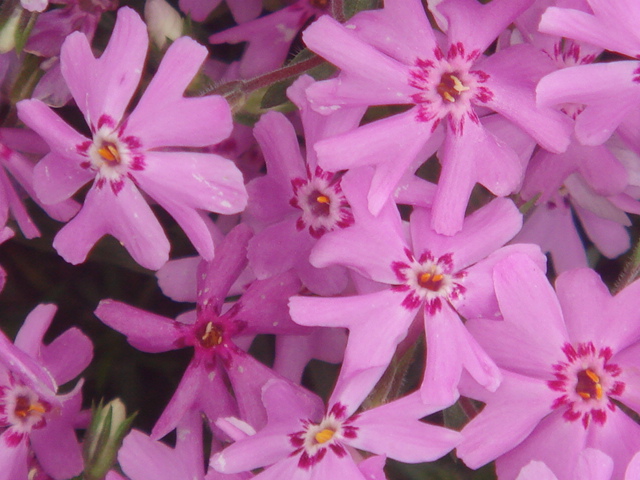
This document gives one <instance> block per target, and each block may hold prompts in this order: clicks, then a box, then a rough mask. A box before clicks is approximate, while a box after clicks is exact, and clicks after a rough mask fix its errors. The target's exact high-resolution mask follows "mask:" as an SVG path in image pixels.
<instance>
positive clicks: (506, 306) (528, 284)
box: [494, 254, 568, 339]
mask: <svg viewBox="0 0 640 480" xmlns="http://www.w3.org/2000/svg"><path fill="white" fill-rule="evenodd" d="M494 282H495V288H496V295H497V297H498V303H499V304H500V311H501V312H502V316H503V317H504V319H505V321H507V322H513V323H514V324H516V325H518V326H519V328H521V329H524V330H525V331H528V332H529V334H530V335H532V336H536V337H539V338H540V339H542V338H545V339H546V338H549V336H551V335H552V336H553V338H556V339H560V338H568V336H567V335H568V334H567V330H566V327H565V323H564V319H563V316H562V311H561V309H560V304H559V303H558V299H557V297H556V294H555V292H554V291H553V288H552V287H551V285H550V284H549V281H548V280H547V277H546V276H545V274H544V272H543V271H542V270H540V268H539V267H538V266H537V265H536V264H535V263H534V262H533V260H531V259H530V258H529V257H528V256H526V255H522V254H514V255H511V256H509V257H507V258H505V259H504V260H502V261H501V262H499V263H498V264H497V265H496V267H495V269H494Z"/></svg>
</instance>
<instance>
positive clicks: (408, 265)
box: [391, 250, 466, 314]
mask: <svg viewBox="0 0 640 480" xmlns="http://www.w3.org/2000/svg"><path fill="white" fill-rule="evenodd" d="M405 255H406V256H407V260H408V262H393V263H392V264H391V268H392V269H393V271H394V272H395V274H396V277H397V278H398V280H400V282H402V283H401V284H399V285H394V286H393V287H392V289H393V290H395V291H399V292H407V294H406V297H405V298H404V300H403V301H402V305H403V306H404V307H405V308H407V309H409V310H412V309H415V308H418V307H419V306H420V305H421V304H423V303H424V305H425V310H426V311H427V313H429V314H433V313H435V312H436V311H438V310H440V308H442V302H443V301H451V300H456V299H458V298H459V297H460V295H462V294H463V293H464V292H465V291H466V289H465V287H464V286H463V285H462V283H461V280H462V278H464V277H465V276H466V272H465V271H460V272H455V271H454V266H453V255H452V254H451V253H445V254H444V255H441V256H440V257H438V258H436V257H435V256H434V255H433V254H432V253H431V252H430V251H429V250H425V251H424V252H423V253H422V255H420V258H418V259H417V260H416V259H415V258H414V257H413V254H412V253H411V251H409V250H405Z"/></svg>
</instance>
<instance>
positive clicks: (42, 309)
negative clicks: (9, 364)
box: [13, 303, 58, 358]
mask: <svg viewBox="0 0 640 480" xmlns="http://www.w3.org/2000/svg"><path fill="white" fill-rule="evenodd" d="M57 310H58V307H57V306H55V305H53V304H43V303H42V304H40V305H38V306H37V307H36V308H34V309H33V310H31V312H29V315H27V318H26V319H25V320H24V323H23V324H22V328H20V331H19V332H18V335H17V336H16V339H15V340H14V342H13V344H14V345H15V346H16V347H18V348H19V349H20V350H22V351H23V352H24V353H26V354H27V355H30V356H31V357H33V358H38V357H39V356H40V349H41V348H42V340H43V338H44V334H45V333H46V332H47V330H48V328H49V326H50V325H51V321H52V320H53V316H54V315H55V314H56V311H57Z"/></svg>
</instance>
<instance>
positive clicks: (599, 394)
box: [596, 383, 602, 400]
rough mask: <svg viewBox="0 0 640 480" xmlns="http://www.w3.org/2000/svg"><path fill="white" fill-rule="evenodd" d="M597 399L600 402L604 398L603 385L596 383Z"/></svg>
mask: <svg viewBox="0 0 640 480" xmlns="http://www.w3.org/2000/svg"><path fill="white" fill-rule="evenodd" d="M596 398H597V399H598V400H600V399H601V398H602V385H600V384H599V383H596Z"/></svg>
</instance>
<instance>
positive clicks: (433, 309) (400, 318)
mask: <svg viewBox="0 0 640 480" xmlns="http://www.w3.org/2000/svg"><path fill="white" fill-rule="evenodd" d="M350 173H359V175H357V176H355V177H353V178H354V179H355V180H358V181H357V182H356V181H353V182H352V181H350V182H346V180H347V179H346V178H345V182H343V184H344V185H343V187H344V190H345V193H346V194H347V198H349V201H350V203H351V206H352V208H353V211H354V216H355V218H356V222H355V225H354V226H352V227H350V228H348V229H344V230H340V231H336V232H332V233H329V234H327V235H325V236H324V237H323V238H322V239H320V241H319V242H318V244H317V245H316V247H315V249H314V250H313V252H312V254H311V262H312V263H313V264H314V265H317V266H325V265H333V264H338V265H344V266H347V267H349V268H350V269H353V270H355V271H356V272H357V273H359V274H360V275H362V276H364V277H365V278H367V279H369V280H373V281H374V282H379V284H381V285H380V286H379V288H377V289H376V291H373V292H372V293H368V292H365V293H363V294H361V295H357V296H349V297H334V298H317V297H306V296H295V297H292V298H291V301H290V307H291V316H292V318H293V319H294V321H295V322H297V323H300V324H302V325H316V326H332V327H335V326H340V327H346V328H348V329H349V339H348V343H347V349H346V352H345V359H344V362H343V366H342V370H341V372H340V377H339V379H338V382H337V386H336V388H335V390H334V395H340V396H341V397H342V398H349V401H350V402H352V403H358V401H362V399H363V398H364V396H366V395H367V394H368V392H369V390H370V389H371V388H373V385H375V383H376V382H377V380H378V379H379V378H380V376H381V375H382V373H383V372H384V369H385V368H386V367H387V366H388V364H389V362H390V361H391V358H392V356H393V354H394V352H395V351H396V346H397V345H398V344H399V342H400V341H402V340H403V339H404V338H405V336H406V335H407V332H408V331H409V329H410V326H411V325H412V323H413V322H414V320H416V318H420V317H421V316H422V317H423V319H424V320H423V321H424V329H425V331H426V338H427V361H426V370H425V377H424V378H425V380H424V382H423V385H422V393H423V395H424V396H425V397H426V398H429V399H432V398H433V399H438V400H439V401H446V400H448V401H453V399H455V398H456V397H457V384H458V380H459V378H460V374H461V372H462V370H468V371H469V372H470V373H471V375H472V376H474V378H476V379H477V380H478V381H479V382H480V383H482V384H483V385H484V386H486V387H487V388H490V389H495V388H497V386H498V384H499V383H500V373H499V372H498V369H497V367H496V366H495V365H494V363H493V362H492V361H491V360H490V359H489V358H488V356H487V355H486V354H485V353H484V351H483V350H482V349H481V348H480V347H479V346H478V345H477V344H476V342H475V340H474V339H473V338H472V337H471V335H470V334H469V333H468V332H467V330H466V329H465V327H464V325H463V323H462V321H461V320H460V318H459V316H458V312H459V313H460V314H462V315H463V316H464V317H466V318H472V317H474V316H478V315H482V314H483V313H484V314H487V315H492V314H493V313H494V312H495V311H496V310H497V305H496V304H495V298H494V297H493V293H492V288H493V286H492V280H491V274H490V272H491V268H492V266H493V264H494V263H495V262H496V261H497V260H498V259H500V258H503V257H504V256H506V255H508V254H509V253H511V252H515V251H522V252H527V253H529V254H531V255H532V256H533V257H534V258H536V261H538V262H539V263H541V264H542V265H544V264H545V262H546V260H545V259H544V257H543V256H542V255H541V253H540V251H539V249H538V248H537V247H534V246H529V245H526V246H525V245H519V246H513V247H508V248H506V249H500V247H501V246H502V245H504V243H506V242H507V241H508V240H510V239H511V238H512V237H513V236H514V235H515V234H516V233H517V231H518V230H519V229H520V227H521V222H522V219H521V215H520V213H519V212H518V211H517V209H516V207H515V206H514V205H513V203H512V202H511V201H509V200H506V199H496V200H494V201H493V202H491V203H489V204H488V205H486V206H484V207H483V208H481V209H479V210H477V211H476V212H474V213H473V214H471V215H470V216H469V217H467V219H466V220H465V222H464V225H463V228H462V230H461V231H460V232H459V233H458V234H457V235H455V236H452V237H448V236H444V235H439V234H437V233H436V232H434V231H433V229H431V228H430V226H429V225H430V220H431V212H430V211H429V210H428V209H424V208H417V207H416V208H414V210H413V213H412V215H411V220H410V224H409V227H408V229H407V228H405V226H404V225H403V224H402V222H401V220H400V216H399V213H398V210H397V208H396V206H395V204H393V203H388V204H387V206H386V207H385V208H384V209H383V210H382V211H381V212H380V214H379V215H378V217H373V216H372V215H371V214H370V212H369V211H368V209H367V206H366V188H367V187H368V184H367V183H366V173H367V172H366V171H362V172H350ZM369 178H371V177H370V175H369ZM407 230H409V231H410V232H409V233H408V232H407ZM363 246H365V247H363ZM489 312H491V313H489ZM420 320H422V319H420ZM420 320H417V321H420ZM347 391H348V392H349V393H346V392H347Z"/></svg>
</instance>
